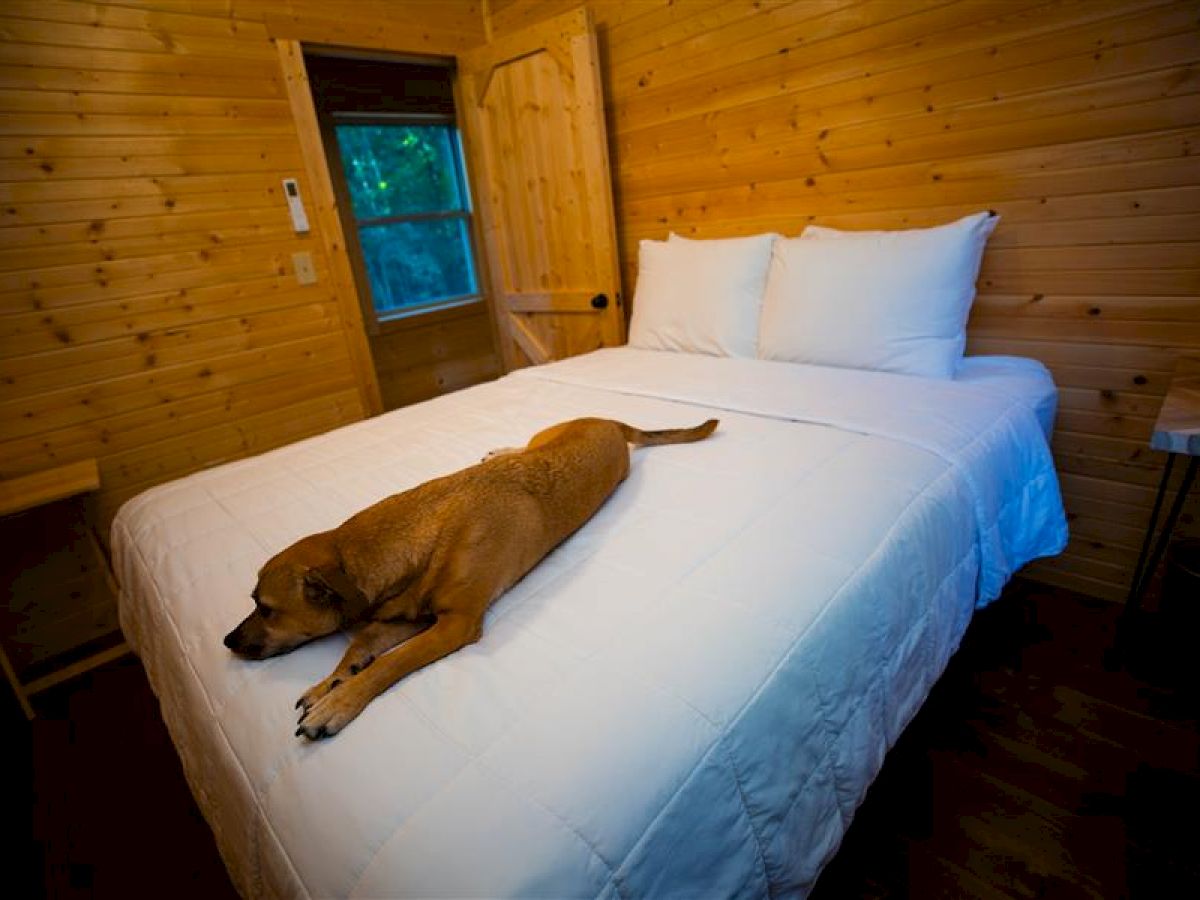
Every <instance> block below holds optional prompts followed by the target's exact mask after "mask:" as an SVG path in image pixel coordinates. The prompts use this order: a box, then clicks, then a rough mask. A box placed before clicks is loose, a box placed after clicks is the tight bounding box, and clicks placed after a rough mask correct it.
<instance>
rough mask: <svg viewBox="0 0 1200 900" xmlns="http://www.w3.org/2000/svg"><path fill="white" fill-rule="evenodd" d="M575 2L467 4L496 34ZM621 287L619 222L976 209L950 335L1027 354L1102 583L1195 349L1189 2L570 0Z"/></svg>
mask: <svg viewBox="0 0 1200 900" xmlns="http://www.w3.org/2000/svg"><path fill="white" fill-rule="evenodd" d="M572 5H574V4H573V3H568V2H563V3H559V2H556V0H548V2H537V3H533V2H529V0H490V2H489V3H488V6H487V14H488V28H489V31H490V33H493V34H500V33H503V32H505V31H507V30H509V29H512V28H517V27H520V26H521V25H524V24H527V23H528V22H530V21H533V20H535V19H537V18H539V17H541V16H543V15H546V14H549V13H551V12H557V11H561V10H562V9H564V8H568V7H570V6H572ZM588 5H589V6H590V7H591V8H592V10H593V13H594V17H595V19H596V22H597V30H598V36H599V43H600V49H601V54H602V57H603V73H604V77H605V89H606V91H607V95H608V119H609V137H610V143H611V149H612V157H613V163H614V171H615V178H616V197H617V217H618V233H619V235H620V240H621V246H622V253H623V257H624V259H623V266H624V273H625V284H626V290H627V291H629V292H632V289H633V285H634V283H635V274H636V273H635V268H636V261H637V242H638V240H640V239H642V238H662V237H665V236H666V234H667V232H668V231H669V230H675V231H678V232H681V233H684V234H689V235H695V236H699V237H720V236H726V235H736V234H745V233H752V232H756V231H764V230H776V231H779V232H782V233H784V234H796V233H798V232H799V231H800V230H801V229H802V228H803V226H804V225H805V224H806V223H808V222H811V221H816V222H821V223H825V224H830V225H835V226H841V227H846V228H860V227H861V228H869V227H901V226H911V225H926V224H932V223H937V222H943V221H947V220H950V219H953V218H955V217H957V216H959V215H962V214H965V213H967V212H972V211H975V210H979V209H985V208H994V209H996V210H998V211H999V212H1000V213H1001V215H1002V216H1003V219H1002V221H1001V224H1000V226H999V228H998V230H997V231H996V233H995V236H994V237H993V238H992V241H991V245H990V249H989V251H988V254H987V258H986V263H985V266H984V270H983V273H982V276H981V279H980V286H979V298H978V300H977V302H976V305H975V309H974V314H973V316H972V320H971V324H970V334H971V346H970V348H969V352H975V353H1011V354H1021V355H1025V356H1032V357H1036V358H1038V359H1041V360H1043V361H1044V362H1045V363H1047V364H1048V365H1049V366H1050V367H1051V369H1052V370H1053V372H1054V376H1055V379H1056V380H1057V382H1058V384H1059V386H1060V388H1061V408H1060V412H1059V417H1058V430H1057V433H1056V434H1055V438H1054V449H1055V453H1056V456H1057V460H1058V465H1059V468H1060V472H1061V476H1062V484H1063V489H1064V493H1065V496H1066V501H1067V506H1068V510H1069V513H1070V515H1071V529H1072V535H1073V538H1072V543H1071V546H1070V549H1069V550H1068V551H1067V553H1066V554H1064V555H1063V556H1062V557H1060V558H1059V559H1056V560H1054V561H1051V562H1046V563H1039V564H1036V565H1034V566H1033V567H1032V569H1031V574H1035V575H1036V576H1037V577H1040V578H1043V579H1044V580H1047V581H1052V582H1056V583H1059V584H1064V585H1067V586H1069V587H1073V588H1077V589H1080V590H1083V591H1086V592H1088V593H1091V594H1095V595H1100V596H1104V597H1109V598H1113V599H1117V598H1120V597H1122V596H1123V594H1124V591H1125V589H1126V587H1127V583H1128V580H1129V577H1130V573H1131V571H1132V568H1133V565H1134V562H1135V561H1136V555H1137V548H1138V546H1139V544H1140V541H1141V537H1142V532H1143V529H1144V528H1145V525H1146V521H1147V519H1148V515H1149V507H1150V505H1151V503H1152V501H1153V496H1154V488H1155V486H1156V484H1157V481H1158V478H1159V474H1160V472H1161V466H1162V461H1163V457H1162V455H1161V454H1158V453H1153V452H1151V451H1149V450H1148V449H1147V448H1146V440H1147V438H1148V436H1149V434H1150V431H1151V425H1152V422H1153V419H1154V417H1155V415H1156V414H1157V410H1158V406H1159V404H1160V401H1161V398H1162V394H1163V391H1164V388H1165V385H1166V381H1167V379H1168V377H1169V373H1170V371H1171V368H1172V366H1173V364H1174V360H1175V356H1176V354H1177V352H1178V351H1180V350H1184V349H1200V300H1198V293H1200V162H1198V161H1197V158H1196V156H1194V155H1193V154H1194V153H1195V152H1200V144H1197V140H1196V139H1197V137H1198V136H1200V96H1198V95H1197V91H1198V90H1200V78H1197V71H1196V65H1197V62H1200V32H1198V30H1197V29H1198V25H1200V3H1197V2H1196V0H1188V2H1158V0H1137V2H1128V0H1068V2H1047V0H797V2H784V0H753V2H749V0H676V2H673V3H672V2H669V0H661V2H659V0H644V2H634V3H627V2H608V0H590V2H589V3H588Z"/></svg>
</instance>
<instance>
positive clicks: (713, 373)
mask: <svg viewBox="0 0 1200 900" xmlns="http://www.w3.org/2000/svg"><path fill="white" fill-rule="evenodd" d="M972 366H973V367H974V368H975V371H974V372H967V373H960V377H959V378H957V379H956V380H954V381H932V380H927V379H920V378H914V377H910V376H903V375H891V374H883V373H871V372H859V371H850V370H836V369H828V368H821V367H815V366H803V365H795V364H788V363H776V362H765V361H757V360H740V359H728V358H713V357H701V356H693V355H690V354H679V353H666V352H655V351H645V350H635V349H630V348H619V349H610V350H601V351H597V352H595V353H592V354H588V355H586V356H583V357H577V358H574V359H571V360H567V361H565V362H562V363H556V364H552V365H548V366H542V367H539V368H537V369H526V370H521V371H519V372H516V373H513V374H511V375H509V376H507V377H505V378H502V379H500V380H498V381H496V382H492V383H489V384H486V385H481V386H478V387H475V388H471V389H469V390H466V391H461V392H458V393H456V394H451V395H448V396H445V397H441V398H438V399H436V400H432V401H429V402H427V403H423V404H419V405H416V406H413V407H408V408H405V409H403V410H399V411H396V412H393V413H390V414H387V415H384V416H379V417H376V418H374V419H370V420H367V421H364V422H361V423H357V424H354V425H351V426H348V427H346V428H342V429H339V430H338V431H335V432H331V433H329V434H325V435H322V436H319V437H316V438H312V439H309V440H306V441H302V442H300V443H297V444H294V445H291V446H288V447H285V448H282V449H279V450H276V451H273V452H271V453H267V454H264V455H262V456H259V457H255V458H253V459H248V460H243V461H240V462H237V463H232V464H229V465H225V466H222V467H220V468H217V469H213V470H209V471H206V472H202V473H198V474H196V475H193V476H189V477H187V478H184V479H181V480H179V481H176V482H172V483H170V484H166V485H163V486H160V487H157V488H154V489H152V490H150V491H147V492H146V493H144V494H142V495H140V496H139V497H136V498H134V499H133V500H131V501H130V502H129V503H127V504H126V505H125V506H124V507H123V508H122V509H121V511H120V512H119V514H118V516H117V517H116V519H115V521H114V524H113V556H114V566H115V569H116V572H117V576H118V579H119V581H120V585H121V594H120V615H121V624H122V628H123V629H124V631H125V633H126V636H127V637H128V639H129V641H130V643H131V645H132V646H133V647H134V648H135V649H136V651H137V652H138V653H139V655H140V656H141V658H142V660H143V663H144V665H145V667H146V671H147V674H148V677H149V679H150V683H151V685H152V687H153V688H154V690H155V692H156V693H157V695H158V697H159V700H160V704H161V708H162V713H163V718H164V720H165V721H166V723H167V726H168V728H169V730H170V732H171V735H172V738H173V740H174V742H175V744H176V747H177V749H178V751H179V754H180V758H181V759H182V761H183V765H184V770H185V773H186V775H187V778H188V781H189V784H190V785H191V788H192V790H193V793H194V795H195V797H196V799H197V802H198V804H199V806H200V808H201V810H202V811H203V813H204V815H205V817H206V818H207V820H208V822H209V824H210V826H211V827H212V830H213V833H214V835H215V837H216V841H217V845H218V847H219V849H220V851H221V853H222V856H223V858H224V860H225V862H226V865H227V867H228V869H229V872H230V875H231V877H232V878H233V880H234V883H235V884H236V886H237V888H238V890H239V891H240V892H241V893H242V894H243V895H244V896H246V897H333V896H338V897H345V896H348V897H401V896H413V897H499V896H514V897H539V896H544V897H599V898H619V897H658V896H673V897H674V896H730V897H734V896H765V895H782V896H797V897H801V896H804V895H805V894H806V893H807V892H808V891H809V889H810V888H811V887H812V885H813V883H814V881H815V879H816V877H817V875H818V873H819V872H820V870H821V867H822V866H823V865H824V863H825V862H826V861H827V860H828V859H829V858H830V857H831V856H832V855H833V853H834V852H835V851H836V849H837V846H838V844H839V842H840V840H841V838H842V835H843V834H844V832H845V829H846V827H847V825H848V824H849V822H850V820H851V817H852V816H853V814H854V811H855V809H856V808H857V806H858V804H859V803H860V802H861V800H862V798H863V795H864V793H865V791H866V789H867V787H868V786H869V784H870V782H871V780H872V779H873V778H874V776H875V774H876V773H877V771H878V770H879V767H880V766H881V764H882V761H883V757H884V754H885V753H886V751H887V749H888V748H889V747H890V746H891V744H892V743H893V742H894V741H895V740H896V738H897V737H898V736H899V734H900V732H901V730H902V729H903V728H904V726H905V724H906V723H907V722H908V720H909V719H910V718H911V716H912V715H913V714H914V713H915V711H916V710H917V708H918V707H919V706H920V704H921V702H922V701H923V699H924V697H925V696H926V694H927V692H928V690H929V688H930V687H931V685H932V684H933V682H934V681H935V680H936V678H937V677H938V675H939V674H940V673H941V671H942V670H943V668H944V667H945V665H946V662H947V660H948V659H949V657H950V655H951V654H952V653H953V652H954V650H955V648H956V647H957V646H958V643H959V640H960V639H961V636H962V634H963V632H964V630H965V629H966V627H967V624H968V622H969V621H970V618H971V615H972V612H973V610H974V609H975V608H976V607H977V606H978V605H982V604H984V603H987V602H989V601H990V600H991V599H994V598H995V597H996V596H997V595H998V594H999V592H1000V590H1001V588H1002V587H1003V585H1004V582H1005V581H1006V580H1007V578H1008V577H1009V576H1010V575H1011V574H1012V572H1014V571H1015V570H1016V569H1017V568H1019V567H1020V566H1021V565H1023V564H1024V563H1025V562H1027V561H1028V560H1030V559H1033V558H1035V557H1037V556H1042V555H1048V554H1053V553H1056V552H1058V551H1060V550H1061V548H1062V547H1063V545H1064V544H1065V540H1066V526H1065V518H1064V514H1063V509H1062V503H1061V499H1060V496H1059V490H1058V482H1057V477H1056V475H1055V472H1054V468H1053V465H1052V461H1051V457H1050V453H1049V449H1048V446H1047V440H1046V433H1045V430H1044V428H1043V425H1042V424H1041V423H1039V414H1038V411H1039V409H1040V410H1042V411H1043V412H1044V411H1045V409H1046V403H1047V397H1048V396H1049V398H1050V400H1049V402H1050V407H1049V408H1050V410H1051V411H1052V410H1053V386H1052V383H1050V382H1049V380H1048V377H1046V376H1045V374H1044V370H1041V377H1038V371H1037V369H1038V367H1037V366H1036V364H1035V365H1034V366H1033V367H1032V368H1030V367H1029V366H1023V365H1017V366H1016V367H1015V369H1018V370H1020V371H1016V372H1009V373H1008V374H1007V375H1006V374H1005V368H1006V367H1005V365H1003V364H1001V365H989V364H987V363H986V362H984V363H978V362H977V363H972V364H969V365H968V368H971V367H972ZM1009 368H1013V367H1012V366H1009ZM1047 385H1049V387H1047ZM1047 391H1048V392H1049V393H1048V394H1047ZM714 410H715V411H717V412H716V413H714ZM714 414H715V415H716V416H717V417H718V418H720V420H721V426H720V429H719V430H718V432H717V433H716V435H714V436H713V437H712V438H709V439H708V440H706V441H703V442H700V443H697V444H689V445H677V446H665V447H654V448H643V449H638V450H635V451H634V453H633V459H632V465H631V471H630V475H629V478H628V479H627V480H626V482H625V483H624V484H623V485H621V486H620V487H619V488H618V489H617V491H616V493H615V494H614V496H613V497H612V498H611V499H610V500H609V501H608V502H607V503H606V504H605V505H604V506H603V507H602V508H601V510H600V511H599V513H597V515H596V516H595V517H594V518H593V519H592V520H590V521H589V522H588V523H587V525H585V526H584V527H583V528H582V529H581V530H580V531H578V532H577V533H576V534H575V535H574V536H572V537H571V538H570V539H569V540H568V541H566V542H565V543H564V544H562V545H561V546H560V547H558V548H557V549H556V550H554V551H553V552H552V553H551V554H550V555H549V556H548V557H547V558H546V559H545V560H544V561H543V562H542V563H541V564H540V565H539V566H538V567H536V568H535V569H534V570H533V571H532V572H531V573H530V574H529V575H527V576H526V577H525V578H524V579H523V580H522V581H520V582H519V583H518V584H517V585H515V586H514V587H513V588H512V589H511V590H510V591H508V592H507V593H506V594H505V595H504V596H503V597H501V598H500V599H499V600H498V601H497V602H496V603H495V604H494V605H493V606H492V608H491V610H490V611H489V613H488V616H487V620H486V623H485V628H484V634H483V637H482V639H481V640H480V641H479V642H478V643H476V644H474V645H472V646H470V647H467V648H464V649H463V650H461V651H459V652H457V653H454V654H452V655H451V656H450V657H447V658H446V659H444V660H441V661H439V662H437V663H435V664H433V665H431V666H429V667H427V668H426V669H423V670H421V671H419V672H417V673H414V674H413V675H411V676H409V677H408V678H406V679H404V680H403V681H402V682H400V683H399V684H397V685H396V686H394V687H393V688H391V689H390V690H389V691H387V692H385V693H384V694H383V695H381V696H380V697H378V698H377V699H376V700H375V701H374V702H373V703H372V704H371V705H370V706H368V707H367V709H366V711H365V712H364V713H363V714H362V715H361V716H360V717H359V718H358V719H356V720H355V721H354V722H353V723H352V724H351V725H350V726H349V727H347V729H346V730H345V731H343V732H342V733H341V734H339V735H338V736H337V737H336V738H333V739H331V740H326V741H319V742H315V743H309V742H306V741H304V740H302V739H299V738H295V737H293V736H292V732H293V730H294V723H295V716H296V713H295V710H294V709H293V708H292V707H293V703H294V702H295V700H296V698H297V697H299V696H300V694H301V693H302V692H303V691H304V690H305V688H307V687H308V686H309V685H310V684H312V683H314V682H316V681H318V680H320V679H321V678H322V677H324V676H325V675H326V674H327V673H328V672H329V671H330V670H331V669H332V668H333V666H334V665H335V664H336V662H337V660H338V659H339V658H340V656H341V653H342V651H343V650H344V648H345V645H346V639H345V638H344V637H342V636H340V635H339V636H333V637H330V638H328V639H325V640H322V641H319V642H316V643H314V644H310V645H308V646H306V647H304V648H302V649H300V650H297V651H295V652H293V653H291V654H288V655H285V656H281V657H276V658H274V659H270V660H267V661H263V662H249V661H244V660H240V659H238V658H235V657H233V656H232V655H231V654H230V653H229V652H228V651H227V650H226V649H225V648H224V647H223V646H222V644H221V638H222V636H223V635H224V634H225V632H226V631H228V630H229V628H231V627H232V626H233V625H235V624H236V623H237V622H238V621H239V620H240V619H241V618H242V617H243V616H244V615H245V614H246V613H247V612H248V611H249V609H250V605H251V604H250V600H249V591H250V589H251V588H252V586H253V584H254V578H255V573H256V571H257V569H258V567H259V566H260V565H261V564H262V563H263V562H264V561H265V560H266V559H267V558H268V557H269V556H271V555H272V554H274V553H275V552H276V551H278V550H279V549H281V548H283V547H284V546H286V545H288V544H290V543H291V542H293V541H294V540H296V539H297V538H299V537H302V536H303V535H305V534H309V533H312V532H314V531H319V530H323V529H327V528H330V527H333V526H335V525H337V524H338V523H339V522H341V521H342V520H344V519H345V518H347V517H348V516H349V515H351V514H352V513H354V512H356V511H357V510H359V509H361V508H362V507H364V506H366V505H368V504H370V503H372V502H375V501H376V500H379V499H381V498H382V497H384V496H387V495H389V494H392V493H395V492H397V491H400V490H404V489H406V488H408V487H411V486H413V485H415V484H418V483H420V482H422V481H425V480H427V479H429V478H432V477H435V476H438V475H442V474H445V473H447V472H450V471H453V470H456V469H458V468H461V467H463V466H466V465H470V464H472V463H474V462H476V461H477V460H478V459H479V458H480V457H481V456H483V455H484V453H486V452H487V451H489V450H491V449H493V448H496V447H505V446H515V445H520V444H522V443H524V442H525V441H526V440H527V439H528V438H529V437H530V436H531V435H532V434H533V433H535V432H536V431H538V430H540V429H542V428H544V427H546V426H547V425H550V424H553V423H555V422H559V421H563V420H566V419H570V418H575V417H579V416H585V415H591V416H604V417H610V418H617V419H620V420H623V421H626V422H628V423H630V424H633V425H636V426H638V427H642V428H670V427H681V426H690V425H694V424H697V423H699V422H700V421H702V420H703V419H706V418H709V417H710V416H712V415H714Z"/></svg>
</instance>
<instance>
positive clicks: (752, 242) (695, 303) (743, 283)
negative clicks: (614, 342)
mask: <svg viewBox="0 0 1200 900" xmlns="http://www.w3.org/2000/svg"><path fill="white" fill-rule="evenodd" d="M774 243H775V235H773V234H761V235H755V236H754V237H744V238H726V239H721V240H709V241H693V240H688V239H687V238H679V237H675V238H673V239H672V240H670V241H642V242H641V244H640V247H639V251H638V282H637V291H636V293H635V294H634V297H633V318H632V320H631V321H630V323H629V345H630V346H631V347H644V348H646V349H650V350H682V351H685V352H688V353H707V354H710V355H715V356H742V357H753V356H754V353H755V349H756V346H757V341H758V319H759V314H760V312H761V310H762V298H763V291H764V289H765V286H766V280H767V268H768V267H769V266H770V263H771V247H772V245H773V244H774Z"/></svg>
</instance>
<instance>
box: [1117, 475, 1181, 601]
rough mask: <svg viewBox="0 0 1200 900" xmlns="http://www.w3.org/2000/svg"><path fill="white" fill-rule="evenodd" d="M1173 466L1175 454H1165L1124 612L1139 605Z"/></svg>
mask: <svg viewBox="0 0 1200 900" xmlns="http://www.w3.org/2000/svg"><path fill="white" fill-rule="evenodd" d="M1174 466H1175V454H1174V453H1168V454H1167V464H1166V465H1165V466H1164V467H1163V473H1162V480H1161V481H1159V483H1158V495H1157V496H1156V497H1155V498H1154V509H1153V510H1152V511H1151V513H1150V524H1148V525H1147V526H1146V537H1145V539H1144V540H1143V541H1142V552H1141V553H1139V554H1138V561H1137V567H1136V568H1135V569H1134V570H1133V581H1131V582H1130V583H1129V596H1127V597H1126V598H1125V612H1126V614H1129V613H1130V607H1133V608H1134V609H1136V608H1137V607H1139V606H1140V605H1141V602H1142V597H1141V592H1140V591H1139V590H1138V588H1140V587H1141V584H1142V572H1143V571H1144V569H1145V568H1146V554H1147V553H1149V552H1150V545H1151V544H1152V543H1153V542H1154V532H1155V531H1156V530H1157V527H1158V514H1159V512H1160V511H1161V510H1162V502H1163V498H1164V497H1165V496H1166V495H1167V484H1168V483H1169V482H1170V481H1171V469H1172V468H1174Z"/></svg>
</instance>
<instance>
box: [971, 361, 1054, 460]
mask: <svg viewBox="0 0 1200 900" xmlns="http://www.w3.org/2000/svg"><path fill="white" fill-rule="evenodd" d="M954 380H955V381H957V382H959V383H961V384H970V385H975V386H977V387H981V388H988V389H991V390H995V391H999V392H1001V393H1002V394H1004V395H1005V396H1007V397H1009V398H1011V399H1013V400H1016V401H1018V402H1021V403H1024V404H1025V405H1026V406H1028V407H1029V409H1031V410H1032V411H1033V414H1034V415H1035V416H1037V420H1038V424H1039V425H1041V426H1042V432H1043V433H1044V434H1045V435H1046V443H1047V444H1048V443H1050V438H1051V436H1052V435H1053V434H1054V417H1055V415H1056V414H1057V412H1058V389H1057V388H1056V387H1055V386H1054V378H1053V377H1052V376H1051V374H1050V370H1049V369H1047V368H1046V367H1045V366H1044V365H1043V364H1042V363H1040V362H1038V361H1037V360H1036V359H1029V358H1027V357H1024V356H964V357H963V358H962V359H961V360H959V363H958V368H957V369H955V372H954Z"/></svg>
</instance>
